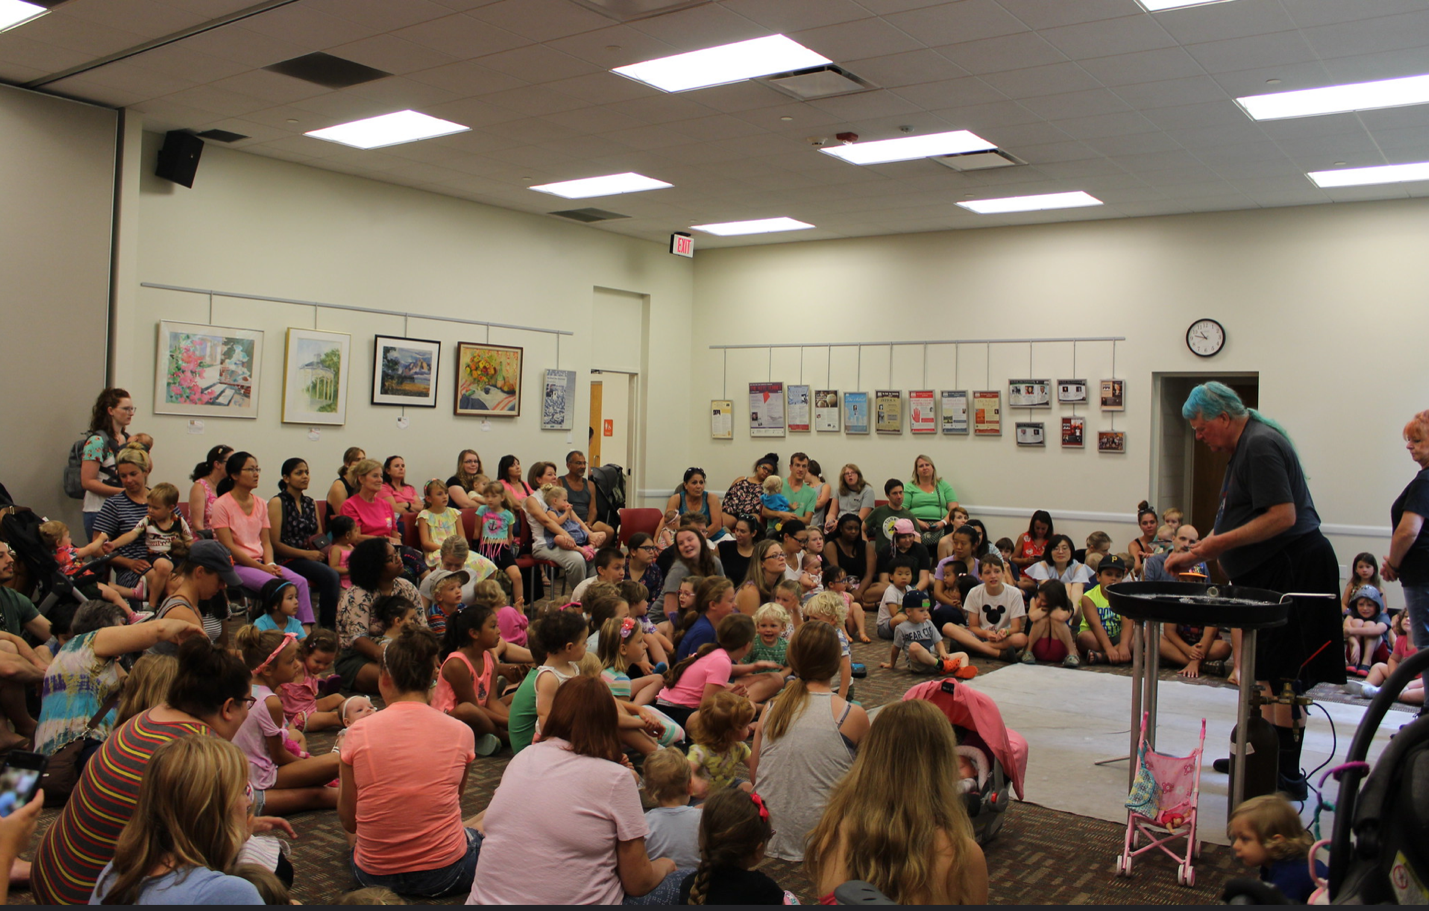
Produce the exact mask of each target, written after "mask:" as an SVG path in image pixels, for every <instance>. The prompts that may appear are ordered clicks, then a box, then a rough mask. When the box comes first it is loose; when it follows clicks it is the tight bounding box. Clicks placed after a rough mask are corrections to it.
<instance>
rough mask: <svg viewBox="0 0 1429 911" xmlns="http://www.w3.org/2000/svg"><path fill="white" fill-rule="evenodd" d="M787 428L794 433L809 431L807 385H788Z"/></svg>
mask: <svg viewBox="0 0 1429 911" xmlns="http://www.w3.org/2000/svg"><path fill="white" fill-rule="evenodd" d="M786 413H787V414H788V416H789V429H790V430H792V431H794V432H795V433H808V432H809V387H808V386H790V387H789V408H788V411H787V412H786Z"/></svg>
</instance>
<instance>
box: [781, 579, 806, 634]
mask: <svg viewBox="0 0 1429 911" xmlns="http://www.w3.org/2000/svg"><path fill="white" fill-rule="evenodd" d="M803 596H804V589H803V588H802V587H801V586H800V585H799V583H798V582H796V581H794V580H793V579H780V580H779V582H778V584H776V585H775V586H774V601H775V602H776V603H777V604H778V605H779V606H780V607H782V608H784V610H785V611H787V612H788V614H789V620H790V621H791V622H792V623H793V627H792V628H791V629H790V630H789V632H788V634H787V635H786V636H785V638H786V639H787V638H788V637H789V636H792V635H793V634H794V630H796V629H798V628H799V627H800V626H801V625H803V623H804V608H803V606H802V604H801V603H800V602H801V601H803Z"/></svg>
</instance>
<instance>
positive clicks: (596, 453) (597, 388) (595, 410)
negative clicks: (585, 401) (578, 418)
mask: <svg viewBox="0 0 1429 911" xmlns="http://www.w3.org/2000/svg"><path fill="white" fill-rule="evenodd" d="M600 401H601V383H600V381H599V380H592V381H591V384H590V452H588V453H586V461H587V462H588V463H589V464H591V465H604V464H605V463H604V462H602V461H601V458H600V440H601V436H602V434H601V428H602V426H603V425H602V423H601V419H600V416H601V408H600Z"/></svg>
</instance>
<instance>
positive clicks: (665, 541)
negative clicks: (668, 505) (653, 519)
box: [655, 509, 680, 553]
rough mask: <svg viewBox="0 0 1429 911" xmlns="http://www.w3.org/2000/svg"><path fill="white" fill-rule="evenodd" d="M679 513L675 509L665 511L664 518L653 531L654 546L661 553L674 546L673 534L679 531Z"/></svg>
mask: <svg viewBox="0 0 1429 911" xmlns="http://www.w3.org/2000/svg"><path fill="white" fill-rule="evenodd" d="M679 526H680V512H679V510H677V509H667V510H666V511H665V517H664V518H662V519H661V520H660V524H659V526H657V527H656V529H655V546H656V547H658V548H660V551H661V552H662V553H663V552H664V551H665V550H667V549H669V548H670V547H673V546H674V544H675V532H677V531H679Z"/></svg>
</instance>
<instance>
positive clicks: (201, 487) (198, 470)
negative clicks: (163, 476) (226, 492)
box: [189, 443, 233, 532]
mask: <svg viewBox="0 0 1429 911" xmlns="http://www.w3.org/2000/svg"><path fill="white" fill-rule="evenodd" d="M231 455H233V447H232V446H225V445H223V444H222V443H220V444H218V445H217V446H215V447H213V448H212V449H210V450H209V451H208V455H207V456H205V457H204V460H203V461H202V462H199V463H198V464H197V465H195V466H194V470H193V472H192V473H191V474H190V475H189V479H190V480H192V481H193V486H192V487H190V488H189V525H190V526H192V528H193V530H194V531H195V532H202V531H207V530H208V514H209V510H211V509H213V504H214V502H215V501H216V500H218V493H217V492H216V489H217V487H218V482H219V481H222V480H223V479H224V478H225V477H227V476H228V471H227V469H225V468H224V463H226V462H227V461H228V457H229V456H231Z"/></svg>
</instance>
